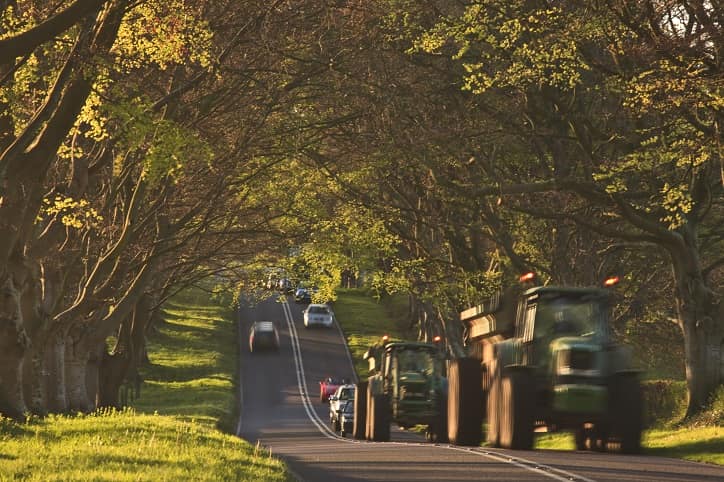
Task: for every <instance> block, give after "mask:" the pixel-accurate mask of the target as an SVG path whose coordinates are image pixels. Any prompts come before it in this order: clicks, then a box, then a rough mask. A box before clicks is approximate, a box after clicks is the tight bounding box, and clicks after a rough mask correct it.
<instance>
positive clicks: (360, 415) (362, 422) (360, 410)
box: [352, 382, 367, 440]
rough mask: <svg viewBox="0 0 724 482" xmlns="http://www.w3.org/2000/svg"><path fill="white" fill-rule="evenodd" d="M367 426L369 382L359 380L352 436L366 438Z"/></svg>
mask: <svg viewBox="0 0 724 482" xmlns="http://www.w3.org/2000/svg"><path fill="white" fill-rule="evenodd" d="M366 428H367V382H359V383H358V384H357V387H356V388H355V390H354V417H353V418H352V436H353V437H354V438H355V439H357V440H364V438H365V430H366Z"/></svg>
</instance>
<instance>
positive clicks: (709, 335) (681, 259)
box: [672, 237, 724, 417]
mask: <svg viewBox="0 0 724 482" xmlns="http://www.w3.org/2000/svg"><path fill="white" fill-rule="evenodd" d="M690 239H691V238H689V239H687V238H686V237H685V238H684V242H682V243H681V245H679V246H678V248H679V249H678V250H676V251H675V252H673V251H672V261H673V266H674V278H675V281H676V309H677V312H678V320H679V327H680V328H681V331H682V334H683V336H684V353H685V360H684V363H685V367H686V383H687V387H688V391H689V404H688V408H687V412H686V416H687V417H690V416H692V415H695V414H697V413H699V412H700V411H701V409H702V408H703V407H704V406H705V405H706V404H707V402H709V400H710V397H711V395H712V394H713V393H714V391H715V390H716V389H717V388H718V387H719V386H720V385H721V384H722V345H724V317H723V314H722V311H724V309H723V308H724V307H723V306H722V305H724V303H722V302H721V300H719V299H718V298H717V296H716V295H715V293H714V292H713V291H712V290H711V289H710V288H709V287H708V285H707V283H706V280H705V279H704V277H703V275H702V271H701V268H700V262H699V259H698V256H697V253H698V251H697V250H696V248H695V247H694V245H692V244H691V243H690V242H687V241H689V240H690Z"/></svg>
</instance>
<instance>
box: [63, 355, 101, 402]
mask: <svg viewBox="0 0 724 482" xmlns="http://www.w3.org/2000/svg"><path fill="white" fill-rule="evenodd" d="M81 346H82V343H78V344H77V345H75V344H74V343H72V342H71V343H68V344H67V345H66V350H65V379H66V386H67V392H68V409H69V410H71V411H79V412H83V413H87V412H90V411H91V410H93V408H94V407H93V404H92V403H91V401H90V399H89V398H88V388H87V387H86V384H85V380H86V367H87V365H88V352H87V351H85V350H83V349H82V348H81Z"/></svg>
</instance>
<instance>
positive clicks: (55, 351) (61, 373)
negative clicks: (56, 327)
mask: <svg viewBox="0 0 724 482" xmlns="http://www.w3.org/2000/svg"><path fill="white" fill-rule="evenodd" d="M65 345H66V338H65V334H64V333H58V334H56V336H55V337H54V338H53V339H51V340H50V341H49V342H48V350H47V354H46V357H45V363H46V369H47V371H48V384H47V387H48V409H49V410H50V411H51V412H55V413H64V412H67V411H68V393H67V391H66V388H67V384H66V378H65V350H66V346H65Z"/></svg>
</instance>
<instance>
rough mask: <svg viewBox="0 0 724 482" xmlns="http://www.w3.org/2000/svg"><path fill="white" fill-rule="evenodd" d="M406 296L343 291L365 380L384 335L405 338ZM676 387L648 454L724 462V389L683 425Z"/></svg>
mask: <svg viewBox="0 0 724 482" xmlns="http://www.w3.org/2000/svg"><path fill="white" fill-rule="evenodd" d="M404 300H405V298H404V297H392V298H385V299H382V300H381V301H378V300H375V299H374V298H373V297H371V296H370V295H368V294H366V293H365V292H363V291H361V290H341V291H340V293H339V298H338V300H337V302H336V304H335V313H336V315H337V318H338V320H339V323H340V325H341V326H342V328H343V330H344V332H345V336H346V337H347V341H348V343H349V345H350V351H351V352H352V357H353V359H354V362H355V368H356V369H357V374H358V375H359V377H360V379H364V378H366V376H367V364H366V362H364V361H363V360H362V354H363V353H364V352H365V351H366V350H367V348H368V347H369V346H370V345H371V344H373V343H375V342H377V341H379V337H380V336H381V335H380V334H384V333H388V334H390V336H393V337H397V338H403V337H404V335H403V333H404V325H405V324H404V320H403V319H402V317H403V314H404V313H405V312H406V311H405V309H404V307H402V306H401V303H402V302H403V301H404ZM662 385H666V386H669V385H671V386H673V389H667V390H666V391H665V396H663V401H662V402H660V404H659V406H657V407H655V410H654V411H655V412H656V413H657V414H658V415H659V416H660V418H659V420H658V422H657V423H656V424H655V428H652V429H650V430H647V431H646V432H645V433H644V440H643V447H644V449H643V452H644V453H645V454H649V455H660V456H664V457H676V458H682V459H687V460H693V461H697V462H708V463H714V464H721V465H724V427H722V425H721V423H720V421H721V419H722V416H723V414H724V389H722V390H720V393H719V394H718V396H717V398H716V399H715V400H714V402H713V403H712V407H711V408H710V410H708V411H707V413H705V414H702V416H701V417H700V420H698V421H694V422H691V423H688V424H685V425H684V424H682V423H680V421H679V420H678V418H677V414H682V413H684V410H683V406H682V404H683V403H684V399H683V396H684V395H683V393H679V394H678V395H679V397H678V398H676V397H675V396H673V395H672V394H676V393H677V392H676V387H677V386H678V390H679V391H681V390H683V388H682V387H681V386H680V385H681V383H679V382H676V383H662ZM535 446H536V448H539V449H551V450H573V449H574V448H575V443H574V441H573V435H572V434H570V433H554V434H545V433H544V434H540V435H538V436H537V437H536V445H535Z"/></svg>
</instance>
